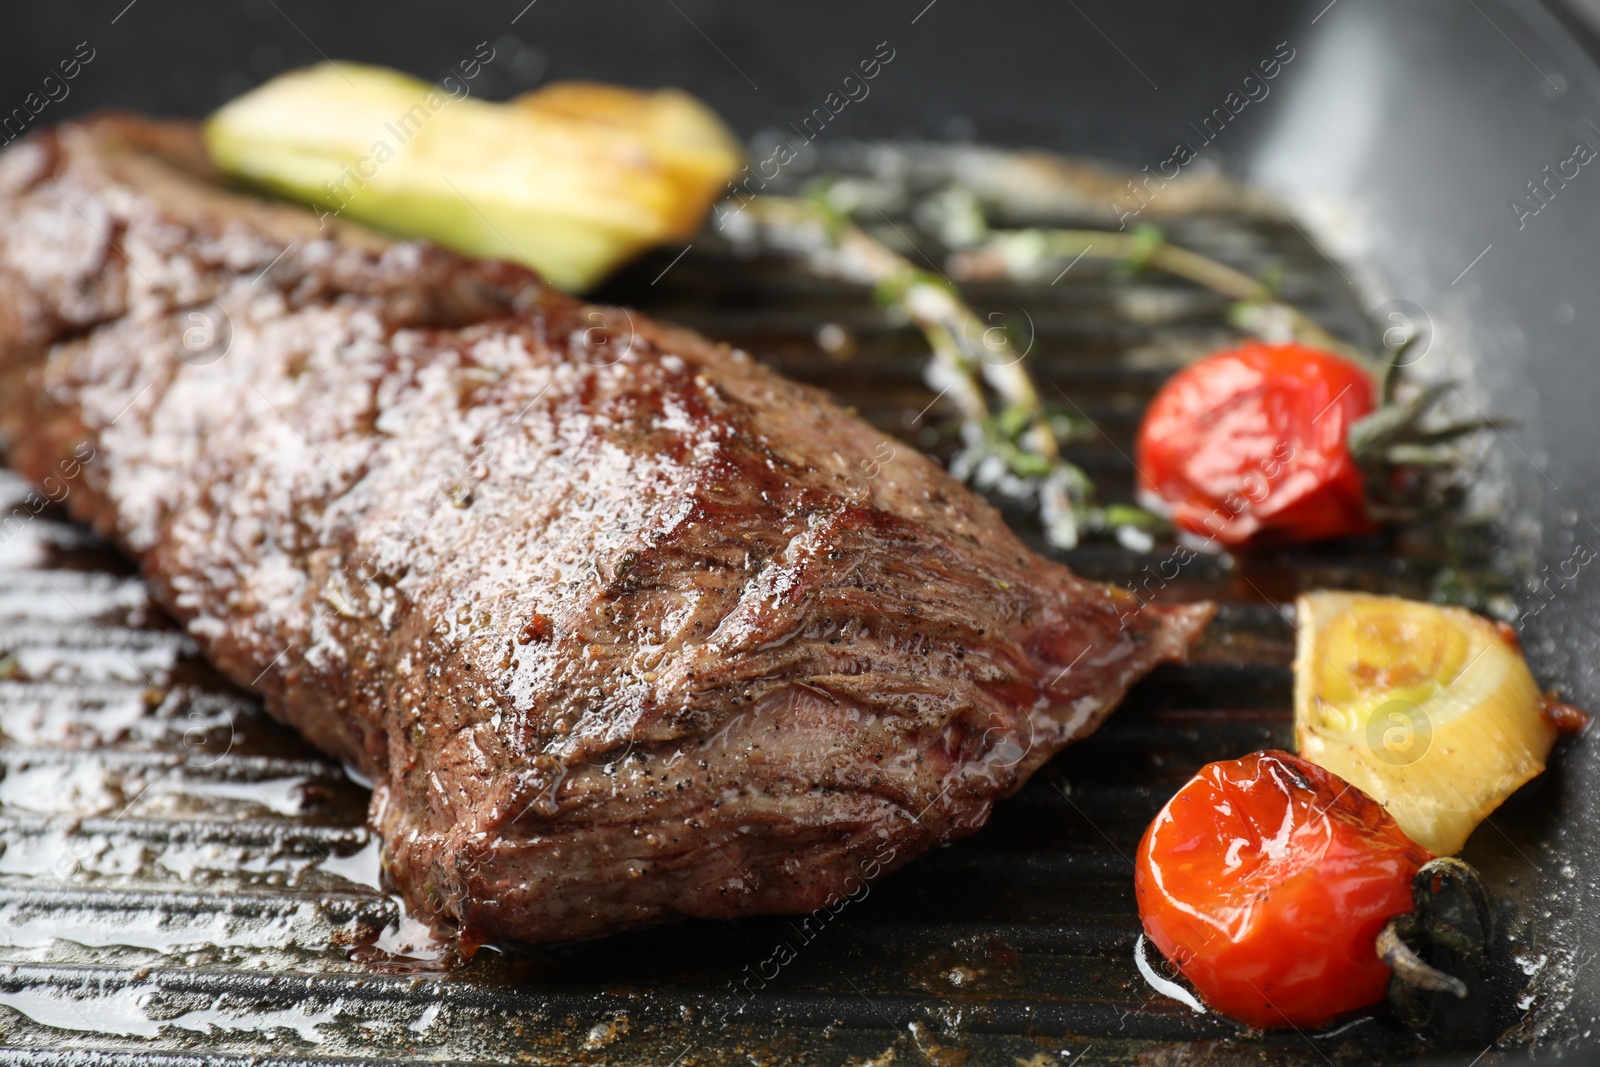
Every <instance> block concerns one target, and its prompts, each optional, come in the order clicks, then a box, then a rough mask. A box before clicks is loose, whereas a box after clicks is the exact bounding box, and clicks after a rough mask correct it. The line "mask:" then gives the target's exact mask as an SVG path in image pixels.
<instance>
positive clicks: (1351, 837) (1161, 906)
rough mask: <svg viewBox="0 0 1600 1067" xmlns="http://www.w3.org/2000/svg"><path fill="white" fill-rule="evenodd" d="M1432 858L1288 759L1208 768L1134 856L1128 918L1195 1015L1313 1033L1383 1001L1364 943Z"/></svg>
mask: <svg viewBox="0 0 1600 1067" xmlns="http://www.w3.org/2000/svg"><path fill="white" fill-rule="evenodd" d="M1430 858H1431V857H1430V856H1429V854H1428V853H1427V851H1426V850H1424V849H1423V848H1421V847H1420V846H1418V845H1416V844H1414V843H1412V842H1411V841H1409V840H1407V839H1406V837H1405V835H1404V834H1402V833H1401V832H1400V828H1399V827H1398V826H1396V825H1395V822H1394V820H1393V819H1391V818H1390V817H1389V816H1388V815H1387V814H1385V813H1384V810H1383V809H1382V808H1380V807H1379V806H1378V805H1377V804H1376V803H1374V802H1373V800H1372V799H1371V798H1370V797H1368V796H1366V795H1365V794H1363V793H1362V792H1361V791H1360V790H1359V789H1356V788H1354V787H1352V786H1350V785H1348V784H1346V783H1345V782H1343V781H1341V780H1340V779H1339V778H1338V777H1336V776H1335V775H1333V774H1330V773H1329V772H1327V771H1325V770H1323V769H1322V768H1321V767H1318V766H1316V765H1315V764H1312V763H1309V762H1307V761H1306V760H1303V759H1300V758H1299V757H1297V756H1292V755H1290V754H1289V753H1287V752H1274V751H1267V752H1256V753H1252V754H1251V755H1248V756H1245V757H1243V758H1241V759H1237V760H1227V761H1224V762H1221V763H1212V764H1208V765H1207V766H1205V767H1202V768H1201V769H1200V772H1199V773H1198V774H1196V775H1195V776H1194V777H1193V778H1192V779H1190V780H1189V783H1188V784H1187V785H1185V786H1184V787H1183V788H1182V789H1180V790H1179V791H1178V793H1177V795H1175V796H1174V797H1173V798H1172V799H1171V800H1170V801H1168V802H1167V805H1166V806H1165V807H1164V808H1162V809H1161V813H1160V814H1159V815H1157V816H1156V818H1155V821H1154V822H1152V823H1151V824H1150V828H1149V829H1148V830H1147V831H1145V835H1144V840H1143V841H1141V842H1140V844H1139V856H1138V861H1137V863H1136V864H1135V873H1134V885H1135V887H1136V889H1137V892H1138V896H1139V917H1140V919H1141V920H1142V921H1143V923H1144V928H1145V932H1146V933H1147V934H1148V935H1149V937H1150V940H1151V941H1152V942H1153V943H1154V944H1155V946H1156V947H1157V948H1158V949H1160V950H1161V953H1162V954H1163V955H1164V956H1166V957H1167V958H1168V959H1169V960H1172V961H1173V962H1175V963H1176V964H1177V965H1178V968H1179V970H1181V971H1182V972H1183V975H1184V977H1186V978H1188V979H1189V980H1190V981H1191V982H1193V983H1194V986H1195V988H1196V989H1198V990H1199V991H1200V995H1201V996H1203V997H1204V998H1205V999H1206V1002H1207V1003H1208V1004H1210V1005H1211V1006H1212V1007H1214V1008H1216V1009H1217V1010H1218V1011H1221V1012H1223V1013H1225V1014H1227V1015H1231V1016H1233V1017H1234V1018H1236V1019H1239V1020H1241V1021H1242V1022H1245V1023H1248V1024H1250V1025H1251V1026H1257V1027H1262V1028H1275V1027H1287V1026H1302V1027H1303V1026H1319V1025H1321V1024H1322V1023H1325V1022H1327V1021H1328V1020H1330V1019H1333V1018H1335V1017H1337V1016H1339V1015H1342V1014H1344V1013H1345V1012H1347V1011H1353V1010H1354V1009H1356V1008H1361V1007H1364V1006H1366V1005H1368V1004H1372V1003H1374V1002H1376V1001H1378V1000H1381V999H1382V998H1383V994H1384V989H1385V987H1386V986H1387V984H1388V981H1389V968H1388V967H1387V966H1385V965H1384V963H1383V961H1382V960H1380V959H1379V958H1378V955H1377V953H1376V951H1374V947H1373V946H1374V943H1375V941H1376V940H1377V936H1378V932H1379V931H1380V930H1382V929H1383V926H1384V924H1385V923H1386V922H1387V921H1388V920H1389V919H1390V918H1392V917H1393V916H1395V915H1398V914H1401V913H1403V912H1408V911H1410V910H1411V906H1412V905H1411V880H1412V878H1413V876H1415V874H1416V873H1417V870H1418V868H1420V867H1421V866H1422V864H1424V863H1426V862H1427V861H1428V860H1429V859H1430Z"/></svg>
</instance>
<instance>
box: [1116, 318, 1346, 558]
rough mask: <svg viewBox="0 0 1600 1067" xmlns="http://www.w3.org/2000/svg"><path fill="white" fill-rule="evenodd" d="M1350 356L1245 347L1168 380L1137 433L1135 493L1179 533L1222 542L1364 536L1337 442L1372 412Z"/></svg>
mask: <svg viewBox="0 0 1600 1067" xmlns="http://www.w3.org/2000/svg"><path fill="white" fill-rule="evenodd" d="M1373 403H1374V395H1373V383H1372V381H1371V379H1370V378H1369V377H1368V375H1367V373H1366V371H1364V370H1363V369H1362V368H1361V367H1359V366H1357V365H1356V364H1354V363H1352V362H1350V361H1349V360H1346V359H1343V358H1341V357H1339V356H1336V355H1334V354H1333V353H1331V352H1324V351H1321V350H1319V349H1315V348H1308V347H1306V346H1305V345H1298V344H1287V345H1267V344H1261V343H1259V342H1254V341H1252V342H1249V343H1246V344H1243V345H1240V346H1239V347H1237V348H1230V349H1227V350H1225V351H1222V352H1216V353H1213V354H1212V355H1209V356H1207V357H1205V358H1204V359H1202V360H1200V361H1199V362H1197V363H1193V364H1191V365H1190V366H1188V367H1185V368H1184V369H1183V370H1181V371H1179V372H1178V373H1177V374H1175V375H1174V376H1173V377H1172V379H1171V380H1169V381H1168V382H1167V383H1166V385H1164V386H1162V388H1161V391H1160V392H1159V393H1157V394H1156V397H1155V399H1154V400H1153V401H1151V403H1150V407H1149V409H1148V410H1147V411H1146V412H1145V416H1144V422H1143V424H1142V425H1141V426H1140V427H1139V441H1138V466H1139V489H1140V492H1141V495H1142V496H1143V497H1144V498H1145V499H1146V500H1147V501H1148V504H1149V506H1150V507H1152V508H1154V509H1156V510H1163V511H1166V512H1167V513H1169V514H1170V515H1171V518H1172V521H1173V523H1174V524H1175V525H1176V526H1178V528H1179V529H1182V530H1187V531H1189V532H1190V533H1195V534H1199V535H1201V536H1203V537H1209V538H1211V539H1213V540H1216V541H1219V542H1221V543H1222V544H1224V545H1230V546H1236V545H1243V544H1247V543H1249V542H1251V541H1254V540H1257V539H1272V540H1280V541H1315V540H1320V539H1322V538H1325V537H1346V536H1351V535H1354V534H1363V533H1371V532H1372V531H1373V530H1374V529H1376V526H1375V524H1374V523H1373V522H1372V520H1371V519H1370V518H1368V516H1367V506H1366V505H1367V500H1366V488H1365V485H1364V480H1363V478H1362V473H1361V469H1360V467H1358V466H1357V465H1356V462H1355V460H1354V459H1352V458H1351V456H1350V449H1349V447H1348V445H1347V443H1346V441H1347V438H1348V436H1349V433H1350V427H1351V425H1352V424H1354V423H1355V422H1356V421H1357V420H1359V419H1360V418H1362V417H1363V416H1365V415H1368V414H1370V413H1371V412H1372V410H1373Z"/></svg>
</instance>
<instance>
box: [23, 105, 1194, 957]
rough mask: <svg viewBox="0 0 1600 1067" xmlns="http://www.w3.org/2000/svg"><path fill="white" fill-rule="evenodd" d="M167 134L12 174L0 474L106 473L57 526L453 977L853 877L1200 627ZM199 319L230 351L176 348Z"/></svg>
mask: <svg viewBox="0 0 1600 1067" xmlns="http://www.w3.org/2000/svg"><path fill="white" fill-rule="evenodd" d="M197 146H198V141H197V139H196V136H195V134H194V132H193V130H192V129H190V128H188V127H186V126H159V125H154V124H150V123H146V122H142V121H138V120H132V119H99V120H91V121H89V122H87V123H81V124H74V125H70V126H66V127H63V128H61V129H60V130H58V131H55V132H53V133H51V134H48V135H45V136H41V137H35V138H33V139H31V140H29V141H27V142H25V143H23V144H21V145H19V146H17V147H14V148H12V149H10V150H9V151H8V152H6V153H5V154H4V155H3V156H0V201H3V207H4V216H3V217H4V222H3V224H0V225H3V228H0V271H3V272H4V275H5V276H4V277H3V278H0V343H3V344H4V345H5V347H4V348H3V349H0V359H3V360H4V365H5V367H6V368H7V369H6V371H5V373H6V376H7V380H6V381H5V382H4V383H3V392H0V420H3V427H4V429H5V431H6V432H7V433H8V434H9V435H10V437H11V439H12V450H11V458H12V461H13V462H14V463H15V464H16V465H17V466H18V467H19V468H20V469H21V470H23V471H24V472H26V473H28V474H30V475H31V476H33V477H35V478H43V477H45V476H46V475H47V474H48V473H49V472H51V471H52V470H53V469H55V468H56V465H57V464H58V463H59V462H60V460H61V458H62V457H64V456H70V455H72V454H73V450H74V449H75V448H78V447H80V446H82V445H84V444H87V445H88V446H90V447H92V448H93V449H94V453H93V458H92V459H91V460H89V461H88V462H86V463H83V464H81V469H80V470H76V471H75V474H74V482H73V486H72V488H71V491H70V493H69V494H68V496H67V504H68V506H69V507H70V508H72V509H73V511H74V513H75V514H76V515H78V516H80V517H82V518H84V519H88V520H90V521H93V522H94V523H95V525H96V526H97V528H99V529H100V530H101V531H103V532H105V533H106V534H108V535H111V536H114V537H115V538H116V539H117V540H118V541H119V542H120V543H121V544H122V545H124V546H125V547H126V548H127V549H128V550H129V551H131V552H132V553H134V554H135V555H137V556H138V557H140V558H141V560H142V562H143V566H144V570H145V573H146V575H147V576H148V577H149V579H150V582H151V585H152V587H153V589H154V591H155V593H156V595H157V597H158V598H159V599H160V600H161V602H162V603H163V604H164V605H165V606H166V607H167V608H168V609H169V610H170V611H171V612H172V613H173V614H174V615H175V616H176V617H178V618H179V619H180V620H182V621H183V622H184V623H185V624H186V625H187V627H188V629H189V632H190V633H191V634H193V635H194V636H195V637H196V638H197V639H198V641H199V642H200V643H201V645H202V647H203V648H204V649H205V650H206V652H207V655H208V656H209V657H210V659H211V660H212V661H213V662H214V663H215V664H217V665H218V666H219V667H220V668H221V669H222V670H224V671H225V672H226V673H227V674H228V675H229V676H230V677H232V678H233V679H235V680H236V681H238V682H240V683H241V684H244V685H249V686H252V687H254V688H255V689H257V690H258V691H260V692H261V693H262V694H263V695H264V697H265V698H266V702H267V706H268V708H269V709H270V710H271V711H272V712H273V713H274V714H275V715H277V716H279V717H281V718H283V719H284V720H286V721H288V722H290V723H291V724H293V725H295V726H296V727H298V728H299V729H300V730H301V731H303V732H304V733H305V734H306V735H307V736H308V737H309V738H311V739H312V740H313V741H315V742H316V743H317V744H318V745H320V746H322V747H323V748H325V749H327V750H328V751H330V752H333V753H335V754H336V755H338V756H340V757H342V758H344V759H346V760H348V761H349V762H351V763H352V764H353V765H355V766H356V767H358V768H360V770H361V771H362V772H363V773H364V774H366V775H368V776H370V777H371V778H372V780H373V781H374V782H375V783H376V789H375V790H374V794H373V808H372V817H373V820H374V822H375V824H376V825H377V827H378V828H379V830H380V831H381V833H382V836H383V840H384V854H385V862H386V865H387V867H388V869H389V871H390V872H391V874H392V875H393V876H394V878H395V879H396V881H397V882H398V884H399V885H400V887H401V888H402V889H403V890H404V891H405V892H406V893H407V895H408V898H409V899H410V901H411V903H412V904H413V905H414V906H415V907H416V908H417V909H418V910H419V911H420V912H421V913H422V914H423V915H425V916H426V917H428V918H430V919H431V920H433V921H435V922H436V923H438V924H440V925H443V926H446V927H450V928H453V929H455V930H456V931H457V932H458V933H459V935H460V938H461V941H462V944H463V946H464V947H465V948H466V949H467V950H468V951H470V950H471V949H472V948H473V947H474V946H475V945H476V944H477V943H479V942H481V941H483V940H487V939H495V938H498V939H518V940H524V941H534V942H537V941H551V940H567V939H574V938H583V937H592V936H597V935H600V934H605V933H608V932H611V931H615V930H618V929H623V928H626V927H630V926H636V925H641V924H645V923H650V922H657V921H662V920H666V919H671V918H674V917H680V916H707V917H732V916H737V915H743V914H750V913H759V912H803V911H809V910H812V909H815V908H817V907H820V906H822V905H824V904H825V903H827V902H828V901H830V900H831V899H834V898H835V897H842V896H843V895H844V894H847V893H851V892H854V891H856V889H858V888H859V886H860V885H861V884H863V882H864V881H865V880H868V879H870V878H872V877H875V876H877V875H879V874H881V873H882V872H884V871H887V870H890V869H893V868H895V867H898V866H900V865H901V864H903V863H905V862H906V861H907V860H909V859H911V858H912V857H913V856H915V855H917V854H918V853H921V852H923V851H926V850H927V849H929V848H930V847H932V846H933V845H934V844H936V843H937V842H939V841H941V840H944V839H946V838H949V837H950V836H952V835H956V834H961V833H965V832H970V831H971V830H973V829H975V828H977V827H978V826H979V825H981V824H982V823H983V822H984V820H985V819H986V818H987V815H988V812H989V809H990V805H991V804H992V803H993V801H994V800H995V799H996V798H998V797H1001V796H1004V795H1006V794H1007V793H1010V792H1012V791H1013V790H1015V789H1016V788H1017V787H1018V786H1019V785H1020V784H1021V783H1022V781H1023V780H1024V779H1026V778H1027V776H1028V775H1029V774H1030V773H1031V772H1032V771H1033V770H1035V769H1036V768H1037V767H1038V766H1039V765H1040V764H1041V763H1043V762H1044V761H1045V760H1046V759H1048V758H1049V756H1050V755H1051V754H1052V753H1054V752H1056V751H1057V750H1058V749H1060V748H1061V747H1062V746H1063V745H1065V744H1067V743H1068V742H1069V741H1071V740H1073V739H1074V738H1077V737H1081V736H1082V735H1084V734H1085V733H1087V732H1089V731H1090V730H1092V729H1093V728H1094V727H1095V726H1096V725H1098V723H1099V722H1100V720H1101V719H1102V718H1103V716H1104V715H1105V714H1106V713H1107V712H1108V711H1109V710H1110V708H1111V707H1112V706H1113V705H1114V704H1115V703H1116V701H1117V700H1118V699H1119V698H1120V697H1121V695H1122V693H1123V692H1124V691H1125V689H1126V687H1127V686H1128V685H1129V684H1130V683H1131V682H1132V681H1133V680H1134V679H1136V678H1138V677H1139V676H1140V675H1141V674H1143V673H1144V672H1145V671H1147V670H1148V669H1149V668H1150V667H1151V666H1152V665H1154V664H1155V663H1157V662H1159V661H1161V660H1169V659H1177V658H1180V657H1181V656H1182V655H1183V653H1184V650H1185V647H1186V645H1187V643H1188V642H1189V641H1190V640H1191V639H1192V638H1193V637H1194V635H1195V634H1196V633H1197V632H1198V631H1199V630H1200V629H1201V628H1202V627H1203V625H1204V624H1205V621H1206V619H1207V618H1208V617H1209V615H1210V612H1211V609H1210V606H1209V605H1197V606H1189V607H1157V606H1151V607H1146V608H1144V609H1143V610H1140V608H1139V604H1138V602H1137V601H1136V600H1134V598H1132V597H1131V596H1130V595H1126V594H1122V593H1119V592H1116V591H1113V590H1112V589H1110V588H1107V587H1105V586H1101V585H1097V584H1093V583H1089V582H1084V581H1082V580H1080V579H1078V578H1076V577H1074V576H1073V575H1072V574H1071V573H1070V572H1068V571H1067V570H1066V569H1065V568H1063V567H1061V566H1059V565H1056V564H1053V563H1050V562H1047V561H1045V560H1042V559H1040V558H1039V557H1037V556H1035V555H1033V554H1032V553H1031V552H1029V551H1028V550H1027V549H1026V548H1025V547H1024V546H1023V545H1022V544H1021V543H1020V542H1019V541H1018V540H1017V539H1016V538H1015V537H1014V536H1013V535H1012V534H1011V533H1010V532H1008V531H1007V529H1006V528H1005V526H1004V525H1003V524H1002V522H1001V521H1000V519H999V517H998V515H997V514H996V513H995V512H994V511H993V510H992V509H990V508H989V507H988V506H986V505H985V504H984V503H983V502H981V501H980V500H978V499H977V498H975V497H974V496H972V495H971V494H970V493H968V492H967V491H966V490H964V489H963V488H962V487H960V486H959V485H957V484H956V483H955V482H953V481H952V480H951V479H950V478H949V477H947V476H946V475H945V474H944V473H943V472H942V471H941V470H940V469H939V468H937V467H936V466H935V465H934V464H932V463H930V462H928V461H927V460H926V459H924V458H922V457H920V456H918V455H916V454H914V453H913V452H912V450H910V449H908V448H904V447H901V448H899V449H898V450H895V451H894V454H893V459H892V460H886V459H885V456H886V455H887V454H888V453H889V451H890V449H889V446H888V441H887V439H886V438H885V437H883V436H882V435H881V434H878V433H877V432H875V431H874V430H872V429H871V428H870V427H868V426H867V425H865V424H864V423H862V422H860V421H858V420H856V419H854V418H851V417H849V416H847V415H845V414H844V413H843V412H841V411H840V410H839V409H838V408H837V407H836V406H835V405H833V404H832V403H831V402H830V401H829V400H828V399H827V398H826V397H824V396H823V395H821V394H820V393H818V392H816V391H814V390H810V389H806V388H803V387H801V386H797V385H794V384H792V383H790V382H787V381H785V380H783V379H781V378H779V377H778V376H776V375H774V374H772V373H771V372H769V371H767V370H766V369H764V368H763V367H761V366H760V365H759V364H757V363H755V362H754V361H752V360H751V359H750V358H749V357H748V356H746V355H745V354H744V353H741V352H738V351H733V350H730V349H729V348H727V347H726V346H718V345H714V344H711V343H709V342H707V341H705V340H704V339H702V338H700V337H698V336H696V335H694V334H692V333H689V332H686V331H682V330H675V329H672V328H669V327H666V326H662V325H660V324H657V323H654V322H652V321H650V320H648V319H646V318H644V317H642V316H640V315H637V314H631V313H629V312H626V311H623V310H620V309H612V308H593V307H588V306H585V305H582V304H580V303H578V302H576V301H573V300H571V299H569V298H566V297H563V296H559V295H556V294H553V293H550V292H548V291H546V290H545V289H544V288H543V287H542V286H541V285H540V284H539V282H538V280H537V278H535V277H534V276H533V275H531V274H528V273H526V272H524V271H521V270H519V269H515V268H511V267H507V266H504V265H496V264H474V263H470V262H467V261H463V260H461V259H458V258H456V257H454V256H452V255H450V254H447V253H444V252H442V251H440V250H438V249H435V248H432V247H430V246H427V245H424V244H418V243H406V244H386V243H384V242H382V241H380V240H378V239H375V238H372V237H370V236H368V235H364V234H362V233H360V232H358V231H355V230H351V229H347V228H344V227H341V226H338V225H337V224H333V225H330V227H329V228H328V229H327V230H323V231H319V230H318V229H317V225H316V222H315V219H314V218H313V217H312V216H311V215H310V214H308V213H304V212H301V211H299V210H297V209H292V208H287V207H283V206H272V205H264V204H259V203H254V202H250V201H246V200H243V199H240V198H237V197H234V196H232V195H229V194H224V193H221V192H219V191H218V190H217V189H216V188H214V186H213V185H212V183H211V182H210V181H209V180H208V179H207V178H206V177H205V168H204V164H203V162H202V161H201V158H200V155H199V149H198V147H197ZM168 159H173V160H178V161H180V164H181V165H174V164H172V163H170V162H167V161H166V160H168ZM190 172H192V173H190ZM110 237H114V238H115V240H116V244H117V247H115V248H113V247H111V246H110V245H109V244H108V238H110ZM207 301H214V302H215V303H216V304H217V305H219V306H220V307H221V308H223V309H224V310H225V311H226V313H227V315H228V316H229V318H230V319H231V322H232V343H231V348H230V349H229V351H228V353H227V355H226V356H224V357H222V358H220V359H218V360H216V361H215V362H210V363H207V364H205V365H193V364H190V363H186V362H184V361H181V360H179V359H178V358H176V357H175V355H174V351H175V350H174V348H173V346H172V344H171V343H170V341H171V335H172V334H173V332H174V331H176V330H181V329H182V328H183V327H184V326H185V325H186V324H188V323H189V321H190V320H189V319H188V315H189V313H190V311H191V310H192V309H194V308H195V307H197V306H200V305H204V304H205V303H206V302H207ZM874 473H875V476H873V474H874Z"/></svg>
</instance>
